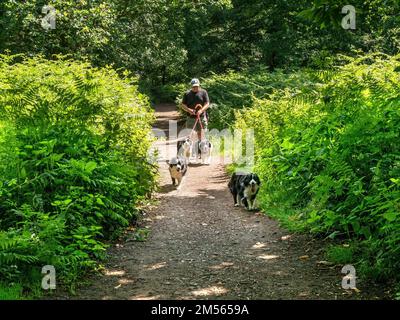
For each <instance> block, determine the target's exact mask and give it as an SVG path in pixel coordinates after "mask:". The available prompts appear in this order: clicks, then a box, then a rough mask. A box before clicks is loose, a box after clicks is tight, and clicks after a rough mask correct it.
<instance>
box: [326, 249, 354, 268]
mask: <svg viewBox="0 0 400 320" xmlns="http://www.w3.org/2000/svg"><path fill="white" fill-rule="evenodd" d="M326 258H327V259H328V260H329V261H331V262H333V263H335V264H340V265H346V264H352V263H354V248H353V247H351V246H350V245H347V246H343V245H331V246H330V247H328V249H327V250H326Z"/></svg>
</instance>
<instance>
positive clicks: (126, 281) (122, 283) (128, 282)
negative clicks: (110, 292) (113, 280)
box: [118, 278, 135, 286]
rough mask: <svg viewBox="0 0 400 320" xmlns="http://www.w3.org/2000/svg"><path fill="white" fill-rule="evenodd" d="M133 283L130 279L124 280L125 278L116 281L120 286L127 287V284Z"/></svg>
mask: <svg viewBox="0 0 400 320" xmlns="http://www.w3.org/2000/svg"><path fill="white" fill-rule="evenodd" d="M134 282H135V281H133V280H132V279H126V278H124V279H119V280H118V283H119V284H120V285H123V286H124V285H127V284H131V283H134Z"/></svg>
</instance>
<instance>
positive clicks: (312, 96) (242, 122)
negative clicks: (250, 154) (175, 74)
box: [205, 54, 400, 281]
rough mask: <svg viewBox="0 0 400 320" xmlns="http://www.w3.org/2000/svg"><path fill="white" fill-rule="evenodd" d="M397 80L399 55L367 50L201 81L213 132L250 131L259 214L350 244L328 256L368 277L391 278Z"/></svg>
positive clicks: (398, 172) (399, 152)
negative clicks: (329, 61)
mask: <svg viewBox="0 0 400 320" xmlns="http://www.w3.org/2000/svg"><path fill="white" fill-rule="evenodd" d="M399 76H400V56H394V57H390V56H386V55H383V54H371V55H368V56H362V57H359V58H349V57H344V56H343V57H338V58H337V59H336V65H335V66H332V67H331V68H329V69H327V70H323V71H319V70H317V71H316V70H313V69H302V70H299V71H296V72H291V73H286V72H284V71H282V70H277V71H276V72H274V73H267V72H266V71H265V70H258V71H256V70H252V72H249V73H234V72H232V73H229V74H225V75H216V76H213V77H211V78H208V79H207V80H206V81H205V84H206V86H207V87H208V89H209V91H210V92H211V93H212V94H211V96H212V97H213V98H214V102H215V104H216V106H215V108H214V109H213V110H212V111H211V114H212V118H213V119H214V121H215V123H214V124H215V125H216V126H217V127H220V128H224V127H226V126H230V127H232V128H237V129H243V130H246V129H248V128H254V130H255V140H256V141H255V143H256V155H255V157H256V164H255V168H254V170H255V171H256V172H257V173H259V174H260V176H261V179H262V181H263V182H264V183H263V186H262V190H261V193H260V197H259V200H260V204H261V206H262V209H263V210H264V211H265V212H266V213H267V214H269V215H273V216H275V217H276V218H278V219H279V220H280V221H281V222H282V223H283V224H284V225H285V226H286V227H288V228H289V229H291V230H295V231H310V232H312V233H313V234H315V235H320V236H324V237H328V238H331V239H334V240H339V241H346V242H348V241H350V243H351V246H350V247H347V246H346V247H342V246H339V247H333V248H331V251H332V250H334V251H335V252H336V253H334V254H329V252H328V256H329V255H330V256H331V259H332V260H333V261H334V262H336V260H337V259H341V260H340V263H351V264H354V265H355V266H356V268H357V270H358V272H359V274H360V275H362V276H363V277H364V278H365V277H368V278H369V279H373V280H390V281H392V280H395V279H397V280H399V278H398V274H399V271H400V264H399V261H400V259H399V258H400V255H399V244H400V238H399V237H400V216H399V212H400V143H399V141H400V131H399V126H400V109H399V108H398V102H399V99H400V96H399V87H400V78H399ZM228 110H231V111H230V112H226V111H228ZM339 256H341V257H342V256H344V258H339Z"/></svg>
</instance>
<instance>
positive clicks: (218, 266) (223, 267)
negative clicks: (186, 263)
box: [209, 262, 234, 270]
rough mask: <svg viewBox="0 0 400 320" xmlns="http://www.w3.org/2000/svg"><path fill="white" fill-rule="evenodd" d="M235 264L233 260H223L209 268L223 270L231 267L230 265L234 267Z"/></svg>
mask: <svg viewBox="0 0 400 320" xmlns="http://www.w3.org/2000/svg"><path fill="white" fill-rule="evenodd" d="M233 266H234V263H233V262H222V263H220V264H217V265H215V266H211V267H209V269H212V270H222V269H225V268H229V267H233Z"/></svg>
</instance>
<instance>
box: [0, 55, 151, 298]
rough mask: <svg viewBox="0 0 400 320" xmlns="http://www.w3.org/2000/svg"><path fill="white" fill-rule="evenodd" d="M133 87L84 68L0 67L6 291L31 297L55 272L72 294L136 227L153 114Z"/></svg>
mask: <svg viewBox="0 0 400 320" xmlns="http://www.w3.org/2000/svg"><path fill="white" fill-rule="evenodd" d="M17 61H18V62H17ZM16 62H17V63H16ZM135 81H136V80H135V79H130V78H128V77H127V78H126V79H120V78H119V77H118V76H117V74H116V72H115V71H113V70H111V69H94V68H92V67H91V66H90V64H88V63H84V62H82V63H79V62H73V61H70V60H64V59H60V60H54V61H47V60H43V59H41V58H35V59H25V58H24V57H12V56H3V57H2V58H1V60H0V110H1V112H0V114H1V120H0V121H1V122H0V277H1V279H2V281H3V282H4V281H5V282H6V283H15V284H16V285H19V284H22V285H23V286H22V287H23V288H24V289H31V290H35V289H36V288H37V287H40V283H41V280H40V279H41V277H42V275H41V274H40V271H41V268H42V267H43V266H44V265H53V266H55V267H56V270H57V275H58V278H57V279H58V281H60V283H64V284H67V285H71V286H73V285H74V284H75V282H76V280H77V278H78V277H79V276H81V275H82V274H83V273H84V272H85V271H88V270H90V269H92V268H94V267H95V266H96V260H98V259H101V258H103V257H104V251H105V248H106V244H105V241H106V240H108V239H112V238H113V237H115V236H117V235H118V233H119V232H120V231H121V230H122V228H123V227H127V226H128V225H129V224H130V223H132V222H133V221H134V220H135V218H136V216H137V214H138V209H137V204H138V202H139V201H140V200H141V199H142V198H143V197H144V196H146V194H148V193H149V192H150V191H151V190H152V188H153V176H154V170H153V168H152V167H151V166H150V165H149V164H147V162H146V161H145V160H144V159H146V155H147V149H148V147H149V143H150V141H149V135H148V133H149V132H150V128H151V126H150V124H151V122H152V120H153V115H152V113H151V110H150V108H149V105H148V100H147V98H146V97H145V96H143V95H141V94H140V93H139V92H138V91H137V86H136V85H135V84H134V82H135ZM33 292H34V291H33Z"/></svg>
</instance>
